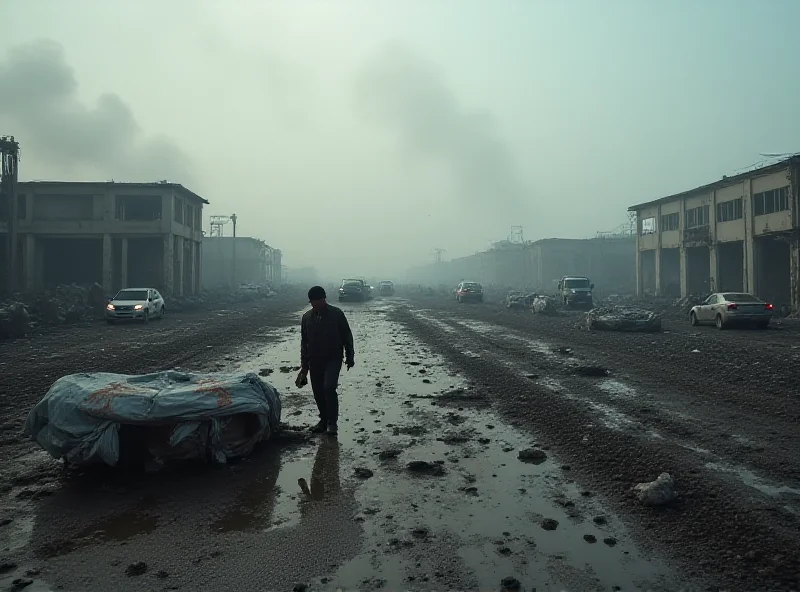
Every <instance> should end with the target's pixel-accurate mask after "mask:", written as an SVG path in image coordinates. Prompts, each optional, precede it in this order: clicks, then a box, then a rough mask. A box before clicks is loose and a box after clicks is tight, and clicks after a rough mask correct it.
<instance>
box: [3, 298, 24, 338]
mask: <svg viewBox="0 0 800 592" xmlns="http://www.w3.org/2000/svg"><path fill="white" fill-rule="evenodd" d="M30 328H31V320H30V315H29V314H28V309H27V308H26V307H25V305H24V304H22V303H21V302H7V303H5V304H3V305H0V339H8V338H14V337H24V336H25V335H27V334H28V331H29V330H30Z"/></svg>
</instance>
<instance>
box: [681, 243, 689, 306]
mask: <svg viewBox="0 0 800 592" xmlns="http://www.w3.org/2000/svg"><path fill="white" fill-rule="evenodd" d="M680 258H681V298H686V296H688V295H689V257H688V251H687V250H686V247H684V246H683V245H681V247H680Z"/></svg>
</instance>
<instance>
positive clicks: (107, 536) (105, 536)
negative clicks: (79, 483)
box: [36, 512, 158, 558]
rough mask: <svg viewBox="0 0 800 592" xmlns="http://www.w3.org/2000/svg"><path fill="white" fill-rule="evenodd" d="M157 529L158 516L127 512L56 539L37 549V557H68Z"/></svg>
mask: <svg viewBox="0 0 800 592" xmlns="http://www.w3.org/2000/svg"><path fill="white" fill-rule="evenodd" d="M157 527H158V516H152V515H147V514H143V513H140V512H127V513H125V514H119V515H114V516H109V517H107V518H105V519H103V520H100V521H98V522H96V523H93V524H91V525H89V526H87V527H85V528H83V529H81V530H80V531H78V532H76V533H75V534H73V535H71V536H70V537H69V538H63V539H57V540H55V541H52V542H48V543H46V544H45V545H42V546H40V547H38V548H37V551H36V552H37V555H38V556H39V557H45V558H52V557H59V556H61V555H68V554H70V553H73V552H74V551H76V550H77V549H80V548H82V547H88V546H92V545H101V544H103V543H112V542H113V543H120V542H123V541H127V540H129V539H132V538H133V537H136V536H141V535H147V534H150V533H152V532H153V531H154V530H155V529H156V528H157Z"/></svg>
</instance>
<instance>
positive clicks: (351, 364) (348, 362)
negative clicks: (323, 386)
mask: <svg viewBox="0 0 800 592" xmlns="http://www.w3.org/2000/svg"><path fill="white" fill-rule="evenodd" d="M355 365H356V363H355V361H353V360H347V361H346V362H345V366H347V369H348V370H350V368H352V367H353V366H355Z"/></svg>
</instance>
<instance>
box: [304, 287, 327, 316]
mask: <svg viewBox="0 0 800 592" xmlns="http://www.w3.org/2000/svg"><path fill="white" fill-rule="evenodd" d="M325 298H327V296H326V294H325V288H323V287H322V286H314V287H313V288H311V289H310V290H309V291H308V301H309V302H310V303H311V307H312V308H313V309H314V310H320V309H323V308H325V306H327V304H328V302H327V301H326V300H325Z"/></svg>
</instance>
